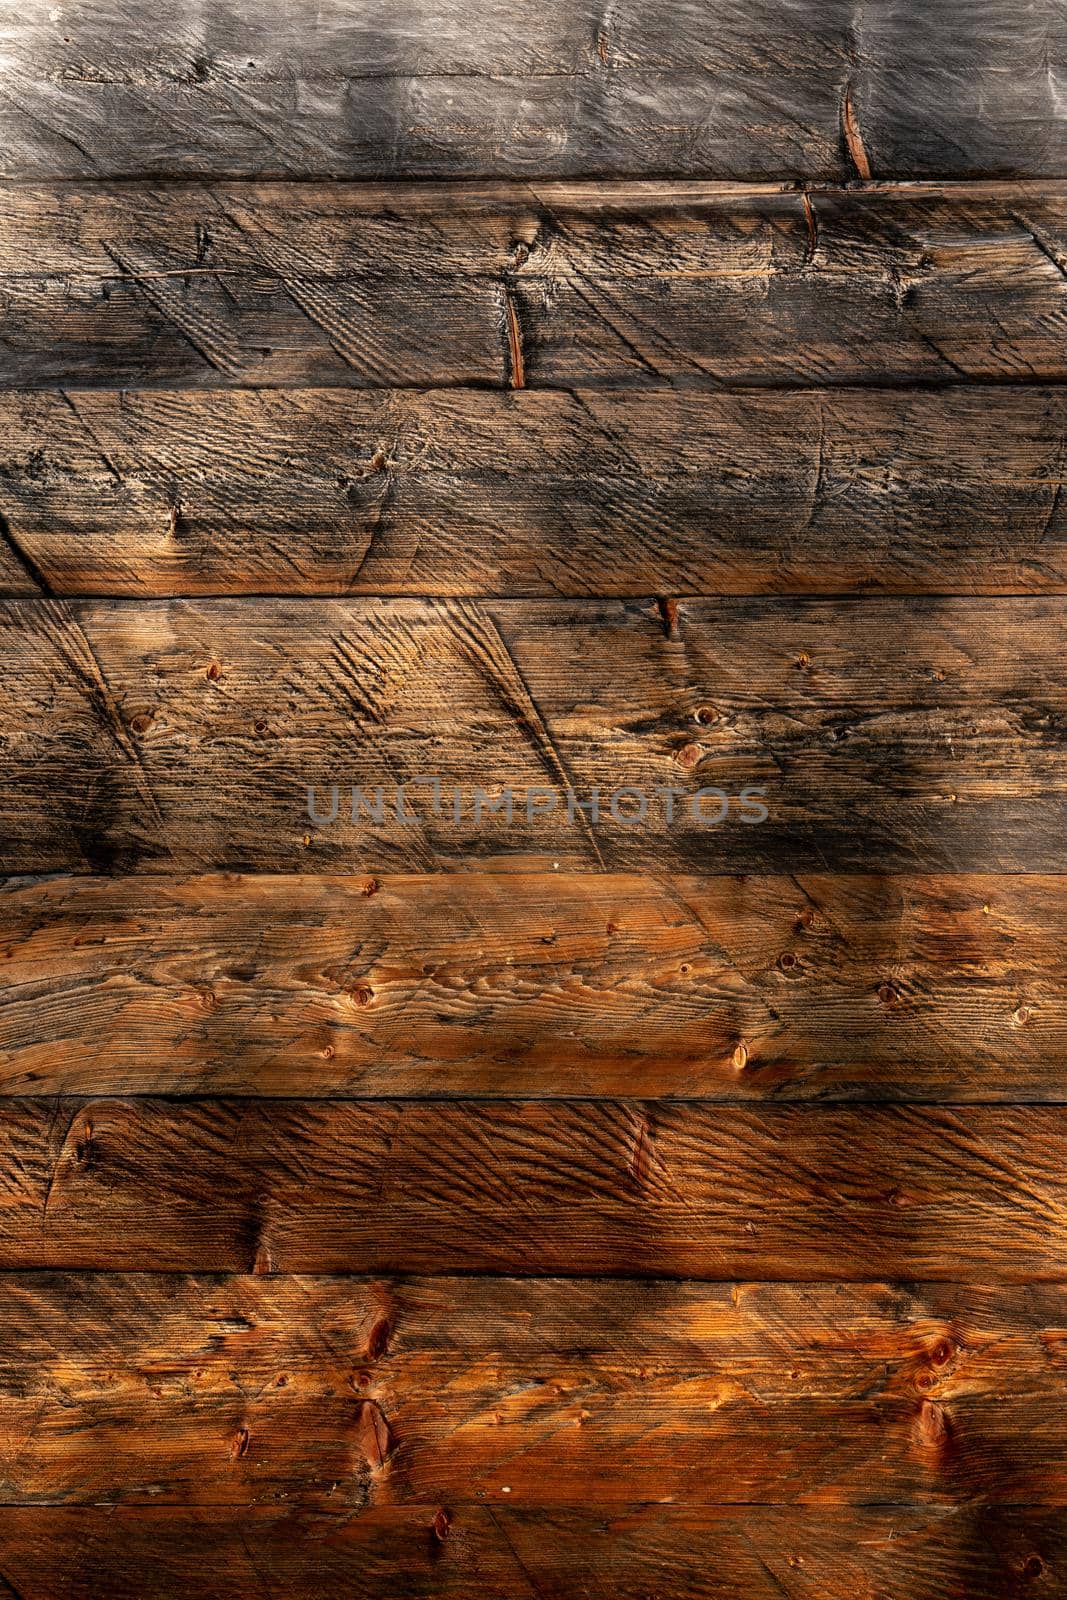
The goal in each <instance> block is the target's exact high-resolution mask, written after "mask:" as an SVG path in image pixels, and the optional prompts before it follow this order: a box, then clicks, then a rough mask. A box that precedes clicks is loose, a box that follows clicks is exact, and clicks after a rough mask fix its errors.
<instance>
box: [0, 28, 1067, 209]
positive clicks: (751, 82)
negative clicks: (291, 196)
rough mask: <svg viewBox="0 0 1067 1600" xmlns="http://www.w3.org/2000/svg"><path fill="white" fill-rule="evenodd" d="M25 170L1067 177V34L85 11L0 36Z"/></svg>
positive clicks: (11, 130)
mask: <svg viewBox="0 0 1067 1600" xmlns="http://www.w3.org/2000/svg"><path fill="white" fill-rule="evenodd" d="M3 43H4V56H5V82H4V95H3V121H2V124H0V126H2V130H3V140H2V144H3V151H4V162H3V170H4V171H5V172H7V173H9V174H13V175H16V176H22V175H25V174H27V173H30V174H35V173H42V172H43V173H45V174H46V175H50V176H52V175H54V176H68V175H69V176H77V177H95V176H96V175H97V174H112V175H114V174H119V175H130V174H137V173H145V172H156V173H172V172H186V173H220V174H239V173H249V174H252V175H258V174H262V173H281V174H287V175H294V176H306V175H308V174H312V175H317V174H324V175H337V176H345V177H364V176H367V175H368V174H372V173H380V174H384V175H386V176H396V175H402V176H407V175H415V174H421V175H427V174H443V175H445V176H451V175H453V174H457V173H487V174H499V173H514V174H518V175H519V176H527V175H530V176H535V175H537V176H540V175H545V174H579V173H587V172H589V171H594V172H618V173H641V172H647V173H653V174H659V173H665V172H675V173H693V174H704V175H716V174H722V175H727V176H737V177H746V178H747V177H756V176H763V175H782V174H784V175H787V176H790V175H795V176H799V177H808V178H819V177H827V176H833V177H841V176H844V177H857V176H858V177H861V178H867V177H869V176H870V175H871V174H872V173H873V174H874V175H875V176H876V177H885V176H892V175H898V176H944V175H946V174H951V173H955V174H958V175H959V176H963V177H974V176H978V175H981V174H983V173H986V174H989V173H1000V174H1005V175H1009V176H1016V175H1019V174H1025V173H1035V174H1048V175H1052V176H1061V175H1062V174H1063V172H1064V168H1065V159H1064V157H1065V150H1067V132H1065V130H1064V122H1063V102H1062V93H1063V68H1064V56H1065V30H1064V21H1063V14H1062V11H1061V9H1060V8H1059V7H1057V5H1056V4H1055V0H1036V3H1035V4H1032V5H1029V6H1027V7H1025V8H1020V7H1018V6H1013V5H1012V4H1010V3H1009V0H980V3H977V4H975V5H974V6H972V7H971V8H970V10H969V11H968V18H967V26H966V27H961V26H960V21H959V14H958V11H957V9H956V8H955V7H954V6H952V5H950V4H948V3H945V0H937V3H932V4H928V5H924V6H921V7H919V6H915V5H910V4H909V5H905V4H900V3H897V4H887V5H881V6H878V7H877V8H865V7H861V6H858V5H857V4H855V0H799V3H796V4H793V5H789V6H783V5H781V4H776V3H773V0H748V3H746V4H745V5H740V4H737V3H736V0H731V3H728V4H727V3H723V4H717V5H715V6H712V7H709V6H704V5H698V4H694V3H693V0H661V3H659V4H657V6H656V8H655V10H654V11H651V12H650V10H649V8H648V7H647V6H643V5H641V4H638V3H637V0H617V3H614V4H611V5H605V4H604V3H603V0H578V3H577V4H575V3H573V0H541V4H539V5H538V7H537V8H536V10H534V9H533V8H531V7H529V6H522V7H515V6H510V5H506V4H500V3H496V4H493V5H491V6H488V7H484V8H472V7H471V6H470V5H469V4H468V3H466V0H445V3H444V4H438V3H431V0H400V3H397V4H394V5H392V6H391V7H390V9H389V11H388V12H387V13H386V14H384V15H383V14H379V13H378V12H376V11H374V12H372V11H368V10H366V9H363V8H360V9H358V10H353V8H352V7H351V6H349V5H346V4H344V0H327V3H325V4H316V5H311V4H294V5H284V6H283V5H280V4H277V3H273V4H267V5H264V4H261V3H252V0H225V3H219V4H215V5H213V6H212V8H211V11H210V13H205V12H204V10H203V9H202V8H201V7H199V6H197V5H193V4H191V3H189V0H183V3H180V4H173V3H168V0H145V3H139V4H137V5H136V6H134V5H131V4H130V0H105V3H103V4H101V3H99V0H72V3H70V4H67V5H64V6H62V7H52V8H49V7H47V6H46V5H44V4H42V3H36V0H35V3H31V4H29V5H26V6H24V7H22V8H21V9H20V10H12V11H11V13H10V15H9V16H8V17H7V19H6V22H5V27H4V37H3Z"/></svg>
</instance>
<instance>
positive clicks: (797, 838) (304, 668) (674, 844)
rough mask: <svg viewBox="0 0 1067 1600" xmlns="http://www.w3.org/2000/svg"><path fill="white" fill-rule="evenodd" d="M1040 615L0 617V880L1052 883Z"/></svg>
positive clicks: (1048, 678)
mask: <svg viewBox="0 0 1067 1600" xmlns="http://www.w3.org/2000/svg"><path fill="white" fill-rule="evenodd" d="M1063 616H1064V603H1063V601H1062V600H1053V599H1007V600H997V601H995V602H993V601H981V600H948V599H929V600H915V601H911V602H906V601H896V600H890V599H880V600H873V601H800V600H788V601H784V600H773V601H771V600H758V599H757V600H745V601H742V600H718V601H715V600H701V601H691V602H684V603H681V604H676V603H675V602H674V601H673V600H671V601H668V600H664V601H663V602H662V603H661V604H660V605H657V604H656V603H654V602H636V601H635V602H630V603H623V602H616V601H599V602H584V603H582V602H570V603H568V604H562V603H559V602H548V601H543V602H532V601H527V602H521V601H517V602H503V601H500V602H493V603H486V604H476V603H474V602H471V601H450V602H431V601H421V600H409V601H399V600H398V601H380V602H373V601H369V600H367V601H348V602H343V603H342V602H340V601H312V600H308V601H303V602H301V601H297V600H277V601H262V602H260V603H257V604H256V605H254V606H253V605H249V604H247V603H242V602H241V601H225V600H214V601H202V602H189V601H181V602H179V601H173V602H169V603H160V602H140V603H136V604H135V603H132V602H130V603H122V602H104V601H78V602H72V603H70V604H67V603H61V602H55V601H32V600H27V601H8V602H6V603H5V604H4V605H3V607H2V608H0V632H2V636H3V642H4V649H5V652H6V670H5V674H4V677H3V681H2V682H0V737H2V738H3V741H4V744H3V756H4V759H3V765H2V768H0V842H2V854H0V865H2V868H3V869H4V870H6V871H9V872H50V871H66V870H70V869H74V870H85V871H97V872H99V871H106V872H111V871H115V870H118V869H123V870H125V869H137V870H144V871H170V870H174V869H176V868H182V867H186V868H196V869H200V870H204V869H208V868H211V867H232V868H244V869H253V870H270V871H284V872H292V871H294V870H297V871H307V872H319V871H326V872H329V871H341V872H349V871H356V872H365V871H376V870H379V869H380V870H407V871H412V870H415V871H424V870H435V869H438V868H442V867H445V868H456V867H458V868H463V867H466V868H469V867H470V866H471V865H472V864H473V863H474V862H476V861H482V862H483V863H484V862H489V863H492V864H495V865H497V866H503V867H506V868H511V869H518V868H522V867H523V866H528V865H548V866H549V867H552V866H556V865H557V864H558V866H559V869H560V870H565V869H566V868H567V867H568V866H580V867H583V868H594V869H595V868H598V867H601V866H606V867H614V868H642V869H643V868H650V867H656V868H663V869H668V870H682V871H686V870H695V871H700V872H705V871H719V872H723V871H726V872H737V871H747V870H752V871H775V872H777V871H787V872H792V871H806V870H813V869H820V868H821V869H825V870H833V869H854V870H866V871H872V870H873V871H879V870H941V869H944V870H955V871H968V870H972V871H973V870H981V871H1008V872H1015V871H1035V872H1040V871H1056V870H1059V868H1061V867H1062V865H1063V833H1064V821H1065V815H1067V786H1065V782H1064V779H1065V773H1067V765H1065V756H1064V749H1063V741H1062V733H1061V728H1062V722H1063V715H1064V709H1065V703H1067V697H1065V694H1064V657H1063V650H1062V635H1063ZM419 777H423V778H434V777H436V778H439V779H440V780H441V782H442V785H443V787H442V793H441V805H440V809H439V810H438V811H436V812H435V810H434V802H433V794H432V791H431V789H430V787H429V786H428V785H423V786H422V787H416V785H415V780H416V779H417V778H419ZM335 786H336V801H337V807H336V817H335V818H334V820H332V821H331V820H330V818H331V815H332V812H333V805H332V801H333V799H334V795H333V793H332V791H333V789H334V787H335ZM353 786H356V787H357V788H358V790H359V796H358V798H359V801H360V804H359V808H358V815H357V816H356V817H355V818H353V806H352V788H353ZM379 789H380V791H381V796H380V798H381V807H382V809H381V812H380V820H376V819H377V816H378V813H374V814H371V813H369V812H368V810H367V804H368V802H369V803H370V804H371V805H372V806H373V805H376V803H377V800H378V798H379V797H378V793H377V791H378V790H379ZM594 789H595V790H598V791H599V795H598V796H596V797H594V795H593V791H594ZM624 789H625V790H628V791H630V793H629V794H623V793H622V791H623V790H624ZM711 789H715V790H718V791H719V794H718V795H716V794H705V795H704V796H703V798H697V794H698V791H699V790H711ZM752 790H756V791H763V797H762V798H760V796H759V794H758V793H757V794H755V795H753V794H751V793H749V791H752ZM309 791H311V794H310V796H309ZM479 791H480V792H481V793H482V794H483V795H484V796H488V801H486V802H484V804H483V801H481V800H479V798H478V792H479ZM505 791H506V792H505ZM665 791H673V793H668V792H665ZM454 793H455V794H458V796H459V799H458V803H457V804H456V805H454V803H453V794H454ZM509 794H510V796H511V797H512V816H511V820H510V821H509V820H508V816H507V800H508V795H509ZM405 796H406V798H405ZM613 797H614V803H615V811H616V816H614V817H613V816H612V815H611V810H610V807H611V803H612V798H613ZM594 798H596V801H597V804H598V806H599V807H601V808H602V811H601V814H600V816H599V817H598V819H597V820H596V821H594V820H593V819H592V817H591V815H590V813H589V812H588V811H586V810H581V809H579V808H580V807H581V806H591V805H592V803H593V800H594ZM309 802H310V803H309ZM401 802H403V810H404V815H403V817H400V816H398V807H399V805H400V804H401ZM496 802H499V805H500V809H498V810H497V811H495V812H494V811H490V810H487V809H486V808H485V807H486V805H488V804H492V803H496ZM642 807H643V808H644V815H643V818H642V815H641V811H642ZM476 808H480V814H478V815H477V816H476ZM761 808H766V812H767V815H766V817H765V819H764V820H763V821H760V820H759V818H760V815H761ZM312 812H313V813H314V818H313V819H312V816H311V813H312ZM719 818H723V820H721V821H719V820H718V819H719Z"/></svg>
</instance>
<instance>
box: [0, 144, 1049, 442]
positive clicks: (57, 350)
mask: <svg viewBox="0 0 1067 1600" xmlns="http://www.w3.org/2000/svg"><path fill="white" fill-rule="evenodd" d="M1065 144H1067V140H1065ZM0 254H2V257H3V264H2V268H0V312H2V315H3V321H4V340H3V344H2V346H0V383H3V384H5V385H9V386H10V385H17V386H22V387H25V388H36V387H48V386H50V385H54V384H64V385H68V386H73V387H74V388H84V387H93V386H103V387H106V388H112V387H114V388H118V387H123V388H130V387H138V386H140V387H144V386H151V387H155V388H168V387H172V388H181V387H186V386H199V387H205V386H206V387H209V388H212V389H214V388H217V387H218V386H220V385H254V386H257V387H281V388H286V387H290V388H291V387H293V386H304V385H316V384H320V385H343V386H354V387H394V388H395V387H400V386H404V385H412V384H415V385H421V386H431V385H458V384H468V385H469V384H482V385H490V386H493V387H497V388H501V387H503V388H523V387H526V388H545V387H548V388H560V387H564V388H573V387H589V386H593V385H599V386H611V387H616V388H617V387H621V386H636V387H649V386H652V387H664V386H667V385H684V386H687V387H693V386H697V387H701V388H705V389H708V388H713V389H718V388H722V387H728V388H730V387H733V388H736V387H738V386H745V385H778V386H783V385H785V386H788V385H795V384H805V385H811V386H817V387H821V388H822V387H829V386H833V385H840V384H880V383H887V382H892V383H898V384H899V383H906V382H913V383H914V382H920V383H959V382H961V381H972V382H976V381H990V382H1008V383H1018V382H1035V381H1036V382H1054V381H1061V380H1062V379H1063V378H1064V377H1065V376H1067V357H1065V353H1064V352H1065V349H1067V340H1065V331H1067V283H1065V281H1064V277H1065V271H1067V191H1065V190H1064V187H1063V185H1062V184H1052V185H1023V186H1018V185H1011V184H1008V185H1003V184H1002V185H993V186H986V187H978V188H974V187H972V186H970V185H957V186H949V187H947V188H946V187H943V186H942V187H936V186H935V187H919V188H914V187H910V186H905V187H903V188H899V189H892V188H888V189H882V190H876V191H868V192H859V191H842V190H820V191H818V192H811V193H798V192H796V191H795V190H789V191H786V192H782V191H780V190H777V189H775V188H773V187H766V186H764V187H762V188H760V187H757V188H755V189H738V188H736V187H733V188H731V187H729V186H726V185H708V184H696V183H683V184H664V183H659V184H655V183H608V184H596V183H594V184H582V185H569V186H568V185H551V184H546V185H541V186H539V187H537V188H536V189H532V188H531V187H530V186H529V185H527V184H522V185H503V186H501V185H473V186H472V185H459V186H457V185H454V184H453V185H448V186H436V187H434V186H430V187H428V188H427V187H423V186H421V185H413V186H409V187H401V188H399V189H398V188H397V186H396V185H392V186H390V187H388V188H383V187H380V186H374V185H372V186H369V187H368V186H363V185H356V186H351V185H338V184H330V185H320V184H281V185H279V184H251V185H249V184H229V185H225V184H214V185H204V184H178V185H173V184H167V185H163V186H160V185H155V186H153V185H135V186H133V187H130V186H129V185H110V186H108V185H90V186H86V187H81V186H79V187H78V188H77V189H75V190H72V189H71V187H70V186H69V185H63V184H53V185H51V186H49V187H43V188H42V187H37V188H25V187H23V186H21V185H11V184H8V185H5V186H3V187H2V188H0ZM66 427H67V429H68V431H69V427H70V423H69V420H68V421H67V424H66ZM40 443H41V445H42V448H45V449H47V442H46V441H40ZM501 454H502V455H503V454H504V452H501Z"/></svg>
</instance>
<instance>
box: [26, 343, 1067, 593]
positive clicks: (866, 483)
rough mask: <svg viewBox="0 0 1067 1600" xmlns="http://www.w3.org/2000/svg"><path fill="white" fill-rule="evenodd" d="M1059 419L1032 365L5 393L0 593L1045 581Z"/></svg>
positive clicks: (1057, 398)
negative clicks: (547, 387) (814, 381)
mask: <svg viewBox="0 0 1067 1600" xmlns="http://www.w3.org/2000/svg"><path fill="white" fill-rule="evenodd" d="M1064 348H1067V344H1065V345H1064ZM1065 435H1067V401H1065V399H1064V391H1063V390H1062V389H1059V388H1052V387H1044V388H1037V387H1028V388H987V389H981V388H978V387H973V386H971V387H966V386H965V387H959V388H950V389H945V390H942V391H939V392H937V393H919V392H917V391H915V390H858V389H850V390H841V391H834V392H819V393H813V392H810V391H808V392H804V391H793V392H783V393H776V394H755V393H752V392H750V393H747V394H745V395H708V394H703V395H698V394H691V393H679V392H673V393H656V394H631V393H627V392H624V391H618V390H615V391H611V392H603V391H599V390H585V391H584V392H582V393H580V394H579V393H573V394H546V393H537V394H535V393H532V392H527V391H523V392H516V393H515V394H512V395H508V396H503V395H496V394H483V393H478V392H476V391H473V390H450V391H448V392H447V393H446V392H444V391H441V390H436V391H433V392H432V393H427V394H416V393H413V392H410V391H409V392H406V393H401V392H398V391H391V392H390V393H388V394H374V395H370V394H365V393H364V394H352V393H345V392H343V391H339V390H329V389H326V390H288V391H286V392H281V391H277V392H273V393H272V392H267V391H256V392H255V393H231V394H222V393H219V392H212V393H210V394H199V393H197V394H180V393H176V392H168V393H166V394H160V393H158V392H151V391H148V390H140V391H122V392H121V393H100V392H89V391H79V392H78V393H77V394H74V393H67V394H65V395H58V394H46V393H26V392H23V393H19V394H10V393H9V394H0V517H2V518H3V522H2V524H0V534H2V538H0V591H2V592H3V593H5V594H7V595H20V594H22V595H28V594H40V593H42V592H46V591H47V592H50V593H54V594H61V595H79V594H94V593H96V594H108V595H129V596H138V595H156V596H166V595H171V594H189V595H195V594H213V593H214V594H225V593H232V594H239V593H244V594H257V593H259V594H270V593H282V594H324V595H329V594H333V595H345V594H376V595H385V594H398V595H404V594H409V595H410V594H424V595H431V596H432V595H448V596H456V597H459V596H472V597H476V596H494V595H497V596H522V595H528V596H538V595H540V596H547V595H554V594H560V595H568V596H579V595H588V594H595V595H650V594H666V595H671V594H679V593H681V594H702V593H716V592H717V593H721V594H737V595H747V594H757V593H766V592H769V593H774V592H785V593H802V592H805V591H809V592H818V591H823V592H825V593H840V592H846V591H856V590H861V591H870V592H879V591H880V592H883V593H906V592H917V593H923V592H929V591H931V590H933V591H935V592H937V591H940V592H951V593H967V592H970V593H981V592H983V591H984V592H989V593H999V594H1010V593H1020V594H1027V593H1028V594H1034V593H1041V592H1046V593H1048V592H1059V593H1062V592H1063V591H1064V590H1065V589H1067V501H1065V500H1064V497H1063V495H1062V493H1061V486H1062V483H1063V461H1062V459H1061V458H1062V454H1063V438H1064V436H1065Z"/></svg>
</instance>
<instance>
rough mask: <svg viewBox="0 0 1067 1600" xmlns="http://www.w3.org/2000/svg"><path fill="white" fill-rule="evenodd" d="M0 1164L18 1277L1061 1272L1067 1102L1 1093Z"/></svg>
mask: <svg viewBox="0 0 1067 1600" xmlns="http://www.w3.org/2000/svg"><path fill="white" fill-rule="evenodd" d="M354 1003H358V1002H354ZM0 1158H2V1166H0V1170H2V1171H3V1172H4V1173H5V1183H4V1189H3V1191H2V1193H0V1269H2V1270H9V1269H12V1268H40V1267H57V1268H58V1267H62V1268H65V1269H71V1270H76V1269H83V1270H84V1269H99V1270H109V1271H156V1270H158V1271H168V1272H180V1271H193V1270H195V1271H209V1272H214V1271H256V1272H366V1273H412V1272H421V1273H429V1274H441V1273H444V1274H449V1273H455V1272H506V1273H522V1274H525V1275H530V1276H543V1275H563V1276H585V1275H596V1274H615V1275H622V1274H627V1275H631V1276H646V1277H671V1278H674V1277H677V1278H687V1277H691V1278H709V1279H732V1278H738V1277H749V1278H761V1279H790V1280H792V1279H811V1280H813V1281H816V1280H817V1281H820V1282H825V1281H835V1280H867V1279H871V1278H881V1277H885V1278H893V1279H896V1278H916V1279H921V1278H929V1279H938V1280H960V1279H964V1280H966V1279H968V1278H970V1277H972V1276H974V1277H977V1278H978V1279H979V1281H981V1282H984V1283H986V1284H991V1283H1027V1282H1029V1281H1030V1280H1032V1279H1038V1280H1048V1281H1050V1282H1051V1281H1056V1282H1063V1281H1065V1280H1067V1262H1065V1258H1064V1253H1063V1249H1062V1229H1063V1224H1064V1208H1065V1205H1067V1176H1065V1173H1067V1110H1065V1109H1064V1108H1062V1107H1048V1106H1020V1107H1001V1106H967V1107H961V1106H957V1107H951V1106H947V1107H940V1106H864V1107H862V1108H842V1107H835V1106H800V1105H794V1106H776V1107H758V1108H752V1107H739V1106H721V1105H718V1106H717V1105H702V1104H686V1105H677V1104H670V1103H667V1102H658V1103H657V1102H638V1101H633V1102H627V1103H616V1102H611V1101H607V1100H597V1101H563V1102H560V1101H557V1102H545V1101H526V1102H515V1101H506V1102H500V1101H481V1102H470V1101H465V1102H454V1103H449V1102H444V1101H410V1100H409V1101H395V1102H385V1101H376V1102H371V1103H366V1102H358V1101H337V1100H317V1101H295V1100H273V1101H271V1100H259V1099H257V1100H219V1101H208V1100H203V1101H168V1100H157V1099H134V1100H129V1101H122V1100H118V1099H105V1100H88V1101H74V1102H69V1101H62V1100H58V1099H51V1100H48V1101H43V1100H27V1101H17V1100H16V1101H11V1100H8V1101H5V1102H3V1103H2V1104H0Z"/></svg>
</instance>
